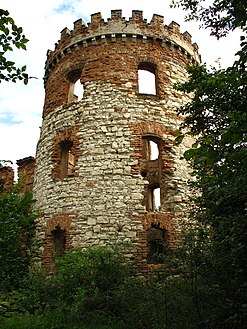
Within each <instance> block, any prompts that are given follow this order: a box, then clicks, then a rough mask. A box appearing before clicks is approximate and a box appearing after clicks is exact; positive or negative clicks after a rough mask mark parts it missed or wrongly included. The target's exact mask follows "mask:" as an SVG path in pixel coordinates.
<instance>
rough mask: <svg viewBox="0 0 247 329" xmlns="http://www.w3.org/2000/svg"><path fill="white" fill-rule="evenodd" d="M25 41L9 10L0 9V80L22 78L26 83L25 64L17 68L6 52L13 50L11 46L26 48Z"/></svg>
mask: <svg viewBox="0 0 247 329" xmlns="http://www.w3.org/2000/svg"><path fill="white" fill-rule="evenodd" d="M27 42H28V39H26V37H25V35H24V34H23V31H22V28H21V27H18V26H17V25H16V24H15V22H14V20H13V18H12V17H10V16H9V12H8V11H7V10H4V9H0V82H1V80H5V81H12V82H16V81H17V80H22V81H23V82H24V84H27V83H28V79H29V77H28V74H27V73H26V66H23V67H20V68H19V67H17V66H16V64H15V62H13V61H11V60H9V59H8V52H11V51H13V46H14V47H16V48H17V49H24V50H26V43H27Z"/></svg>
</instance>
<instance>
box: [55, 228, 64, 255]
mask: <svg viewBox="0 0 247 329" xmlns="http://www.w3.org/2000/svg"><path fill="white" fill-rule="evenodd" d="M65 244H66V240H65V231H64V230H61V229H60V228H59V227H57V228H56V229H55V230H54V231H52V245H53V247H52V249H53V250H52V254H53V257H61V256H63V254H64V252H65Z"/></svg>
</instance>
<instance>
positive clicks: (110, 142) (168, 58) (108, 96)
mask: <svg viewBox="0 0 247 329" xmlns="http://www.w3.org/2000/svg"><path fill="white" fill-rule="evenodd" d="M199 61H200V58H199V55H198V49H197V45H196V44H191V37H190V35H189V33H187V32H185V33H183V34H181V33H180V31H179V25H178V24H176V23H174V22H172V23H171V24H170V25H169V26H166V25H164V24H163V17H162V16H159V15H154V16H153V19H152V21H151V22H150V23H147V21H146V20H145V19H143V17H142V12H141V11H133V13H132V17H131V18H130V19H129V20H128V21H127V20H126V19H124V18H122V13H121V11H120V10H113V11H112V13H111V18H110V19H108V20H107V21H104V20H103V19H102V17H101V14H100V13H97V14H94V15H92V18H91V22H90V23H88V25H86V24H85V23H84V22H82V20H78V21H76V22H75V23H74V29H73V30H72V31H70V30H68V29H67V28H65V29H64V30H63V31H62V32H61V39H60V40H59V41H58V43H57V44H56V48H55V50H54V51H48V53H47V62H46V67H45V69H46V71H45V92H46V96H45V103H44V112H43V124H42V129H41V136H40V140H39V142H38V146H37V156H36V171H35V179H34V189H33V192H34V198H35V199H36V200H37V203H36V207H37V208H38V209H39V210H40V214H41V215H40V218H39V219H38V221H37V237H38V239H39V240H40V242H41V248H40V254H41V257H42V260H43V262H44V263H45V264H46V265H47V266H49V264H50V263H51V262H52V258H53V256H54V255H55V254H61V253H62V252H63V250H66V249H69V248H71V247H79V248H82V247H87V246H92V245H107V244H122V245H123V244H124V245H125V246H126V254H127V255H128V257H130V258H131V257H135V258H137V259H138V260H139V264H140V270H142V271H146V270H147V269H148V266H147V262H148V253H150V252H151V251H150V250H151V249H152V248H154V249H155V248H156V247H155V244H154V243H150V241H151V242H152V241H156V240H162V242H164V243H165V244H167V245H169V246H172V245H174V243H175V242H176V235H177V232H178V231H179V223H180V222H181V221H182V219H183V218H184V217H185V213H186V205H187V202H188V200H187V193H186V182H187V179H188V178H189V170H188V168H187V164H186V163H185V161H184V160H183V159H182V155H183V152H184V151H185V149H186V148H187V147H188V146H189V143H190V141H188V140H185V141H184V142H183V143H182V144H180V145H176V144H175V143H174V136H173V131H174V130H176V129H178V127H179V125H180V123H181V120H182V118H181V117H178V116H177V113H176V108H177V107H179V106H180V105H181V104H182V103H183V102H186V101H188V100H189V99H188V96H186V95H183V94H181V93H180V92H178V91H177V90H175V89H174V87H173V84H174V82H177V81H184V80H185V79H186V70H185V68H186V66H187V65H188V64H191V63H196V62H199ZM138 68H139V69H145V70H147V71H149V72H152V73H154V75H155V79H156V93H155V94H142V93H140V92H139V86H138V81H139V80H138ZM77 79H80V81H81V82H82V84H83V87H84V94H83V98H82V100H80V101H79V102H78V101H76V98H75V97H74V95H73V86H74V83H75V82H76V80H77ZM150 141H154V142H155V143H156V145H157V147H158V149H159V155H158V158H157V159H155V160H151V159H150V158H149V156H150V154H149V155H148V151H147V150H148V147H149V146H148V145H149V143H150ZM149 153H150V152H149ZM145 154H146V155H145ZM157 187H158V188H159V189H160V197H161V202H160V207H159V209H154V207H153V205H152V202H153V200H152V198H153V195H152V190H153V189H154V188H157ZM150 191H151V192H150ZM155 235H156V237H155ZM127 246H128V248H127ZM150 246H151V247H150ZM150 248H151V249H150ZM151 262H152V261H151Z"/></svg>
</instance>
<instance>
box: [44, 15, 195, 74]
mask: <svg viewBox="0 0 247 329" xmlns="http://www.w3.org/2000/svg"><path fill="white" fill-rule="evenodd" d="M116 40H122V41H123V42H125V41H126V40H131V41H133V42H139V43H155V44H157V43H158V44H161V45H162V47H164V48H167V47H173V48H174V49H175V50H177V51H179V52H181V53H183V54H184V56H186V57H189V58H190V59H191V61H192V62H193V63H196V62H197V63H198V62H200V55H199V53H198V46H197V44H196V43H192V41H191V35H190V34H189V33H188V32H187V31H186V32H184V33H181V32H180V25H179V24H177V23H176V22H171V23H170V24H169V25H164V17H163V16H161V15H157V14H154V15H153V17H152V19H151V21H150V23H148V22H147V20H146V19H144V18H143V12H142V11H140V10H133V11H132V16H131V17H130V18H129V20H126V19H125V18H124V17H122V10H112V11H111V18H108V19H107V21H105V20H104V19H103V18H102V15H101V13H95V14H92V15H91V22H90V23H88V24H86V23H85V22H84V21H83V20H82V19H78V20H77V21H75V22H74V28H73V30H69V29H68V28H67V27H66V28H64V29H63V30H62V31H61V37H60V40H58V42H57V43H56V44H55V49H54V50H53V51H51V50H48V52H47V61H46V65H45V70H46V76H47V75H48V74H49V71H50V70H51V69H52V68H53V67H54V66H55V65H56V63H57V62H59V61H60V60H61V59H62V58H64V56H65V55H66V54H67V53H70V52H72V51H73V50H74V49H77V48H79V47H81V46H82V47H88V46H89V45H94V44H101V43H104V42H106V41H110V42H115V41H116Z"/></svg>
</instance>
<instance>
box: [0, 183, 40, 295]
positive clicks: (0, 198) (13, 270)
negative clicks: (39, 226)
mask: <svg viewBox="0 0 247 329" xmlns="http://www.w3.org/2000/svg"><path fill="white" fill-rule="evenodd" d="M1 192H4V191H0V250H1V253H0V268H1V271H0V290H2V291H7V290H14V289H18V288H20V286H21V284H22V280H23V278H24V277H25V276H26V275H27V273H28V267H29V264H30V261H31V252H30V250H31V249H30V246H31V242H32V237H33V234H34V219H35V214H33V213H32V212H31V211H30V209H31V205H32V204H33V202H34V201H33V199H32V194H31V193H29V192H25V193H22V192H21V189H20V187H19V186H15V187H13V188H12V190H11V191H10V192H8V193H1Z"/></svg>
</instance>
